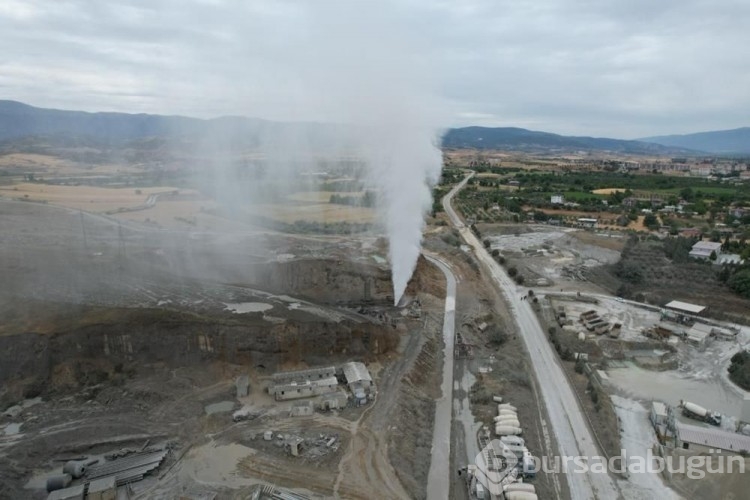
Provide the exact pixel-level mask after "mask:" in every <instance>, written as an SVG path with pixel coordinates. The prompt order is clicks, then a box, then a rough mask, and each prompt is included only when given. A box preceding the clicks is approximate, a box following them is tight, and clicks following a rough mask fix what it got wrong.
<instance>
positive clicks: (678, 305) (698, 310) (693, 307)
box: [664, 300, 706, 316]
mask: <svg viewBox="0 0 750 500" xmlns="http://www.w3.org/2000/svg"><path fill="white" fill-rule="evenodd" d="M664 307H666V308H667V309H669V310H671V311H674V312H676V313H680V314H694V315H696V316H698V315H700V314H702V313H703V312H705V310H706V306H700V305H697V304H691V303H689V302H682V301H680V300H673V301H672V302H670V303H668V304H667V305H666V306H664Z"/></svg>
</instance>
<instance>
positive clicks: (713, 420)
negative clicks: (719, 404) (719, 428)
mask: <svg viewBox="0 0 750 500" xmlns="http://www.w3.org/2000/svg"><path fill="white" fill-rule="evenodd" d="M680 408H682V414H683V415H685V416H686V417H688V418H692V419H694V420H700V421H701V422H706V423H708V424H711V425H721V414H720V413H718V412H715V411H711V410H707V409H706V408H703V407H702V406H700V405H697V404H695V403H691V402H690V401H682V400H680Z"/></svg>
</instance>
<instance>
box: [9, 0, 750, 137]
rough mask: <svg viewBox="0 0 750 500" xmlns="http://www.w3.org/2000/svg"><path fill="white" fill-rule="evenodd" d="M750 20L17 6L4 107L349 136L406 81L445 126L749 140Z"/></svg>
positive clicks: (335, 4)
mask: <svg viewBox="0 0 750 500" xmlns="http://www.w3.org/2000/svg"><path fill="white" fill-rule="evenodd" d="M748 19H750V2H749V1H747V0H658V1H654V0H628V1H623V0H533V1H529V0H452V1H447V0H399V1H395V0H380V1H370V2H364V1H358V0H346V1H345V0H315V1H311V0H264V1H257V0H244V1H242V0H236V1H230V0H224V1H222V0H146V1H128V2H126V1H113V0H112V1H107V2H99V1H93V0H72V1H67V0H56V1H49V0H2V1H0V99H13V100H18V101H22V102H26V103H28V104H32V105H35V106H39V107H53V108H60V109H78V110H86V111H121V112H130V113H141V112H143V113H156V114H181V115H188V116H198V117H206V118H208V117H215V116H221V115H245V116H253V117H258V118H265V119H271V120H285V121H286V120H292V121H346V120H348V119H350V118H351V116H350V115H348V114H347V107H348V104H351V100H352V99H358V100H367V99H368V96H369V95H370V92H371V91H372V89H371V85H367V84H366V82H376V83H377V85H385V86H388V85H389V82H398V80H399V79H404V78H408V79H409V80H410V81H409V82H408V83H409V84H408V85H394V89H405V88H406V89H409V91H410V92H412V93H413V94H412V95H410V96H404V95H399V96H398V99H396V100H395V101H394V102H403V99H404V98H407V99H409V98H412V97H413V98H414V99H422V100H426V101H428V102H430V106H429V108H430V109H431V110H433V111H434V116H433V117H432V118H433V119H434V118H435V117H439V122H440V125H441V126H444V127H449V126H467V125H481V126H517V127H524V128H529V129H533V130H543V131H548V132H555V133H560V134H567V135H592V136H602V137H617V138H628V139H629V138H637V137H645V136H651V135H661V134H672V133H690V132H699V131H706V130H717V129H729V128H736V127H741V126H750V57H749V56H748V47H750V30H748V29H747V20H748ZM394 61H396V62H397V63H394ZM355 73H356V74H358V75H359V77H357V78H351V75H353V74H355ZM363 82H364V83H363ZM377 93H378V98H379V99H382V96H383V95H386V96H387V95H388V93H387V92H380V91H378V92H377ZM339 97H340V98H339ZM379 104H380V103H376V105H375V106H372V108H370V109H373V111H374V112H377V108H378V107H379ZM359 109H367V108H366V107H365V108H362V107H359ZM421 109H424V106H422V107H421Z"/></svg>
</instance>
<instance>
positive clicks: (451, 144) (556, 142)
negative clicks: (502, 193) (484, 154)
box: [443, 127, 698, 155]
mask: <svg viewBox="0 0 750 500" xmlns="http://www.w3.org/2000/svg"><path fill="white" fill-rule="evenodd" d="M443 147H445V148H457V149H463V148H474V149H504V150H514V151H529V152H541V151H545V152H554V151H560V152H567V151H609V152H616V153H625V154H641V155H647V154H698V153H697V152H696V151H689V150H688V149H687V148H685V147H673V146H662V145H661V144H654V143H651V142H643V141H625V140H621V139H607V138H599V137H574V136H565V135H558V134H551V133H549V132H536V131H533V130H526V129H524V128H515V127H502V128H487V127H464V128H454V129H450V130H449V131H448V132H447V133H446V134H445V136H444V137H443Z"/></svg>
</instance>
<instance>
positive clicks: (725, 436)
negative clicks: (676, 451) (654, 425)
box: [675, 422, 750, 454]
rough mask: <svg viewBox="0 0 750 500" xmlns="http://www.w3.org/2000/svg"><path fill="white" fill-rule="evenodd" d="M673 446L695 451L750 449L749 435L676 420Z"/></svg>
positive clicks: (713, 451)
mask: <svg viewBox="0 0 750 500" xmlns="http://www.w3.org/2000/svg"><path fill="white" fill-rule="evenodd" d="M675 447H676V448H682V449H683V450H690V451H694V452H696V453H719V452H724V453H735V454H741V453H744V452H748V451H750V436H746V435H744V434H739V433H737V432H729V431H725V430H722V429H719V428H716V427H699V426H697V425H688V424H682V423H679V422H677V423H676V425H675Z"/></svg>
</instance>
